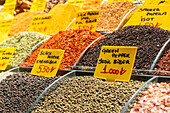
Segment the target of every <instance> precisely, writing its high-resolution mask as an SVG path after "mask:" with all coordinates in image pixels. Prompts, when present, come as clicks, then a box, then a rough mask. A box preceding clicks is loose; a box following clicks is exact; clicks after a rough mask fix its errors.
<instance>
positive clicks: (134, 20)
mask: <svg viewBox="0 0 170 113" xmlns="http://www.w3.org/2000/svg"><path fill="white" fill-rule="evenodd" d="M169 17H170V7H169V6H139V7H138V9H137V11H136V12H135V14H133V16H132V17H131V18H130V20H129V21H128V22H127V23H126V24H125V26H129V25H150V26H154V27H160V28H163V29H165V30H170V22H169Z"/></svg>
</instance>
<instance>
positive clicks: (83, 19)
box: [73, 10, 100, 32]
mask: <svg viewBox="0 0 170 113" xmlns="http://www.w3.org/2000/svg"><path fill="white" fill-rule="evenodd" d="M99 16H100V10H86V11H80V12H78V13H77V17H76V21H75V23H74V26H73V29H88V30H90V31H93V32H95V31H96V28H97V23H98V19H99Z"/></svg>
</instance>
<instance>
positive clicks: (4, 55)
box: [0, 48, 15, 70]
mask: <svg viewBox="0 0 170 113" xmlns="http://www.w3.org/2000/svg"><path fill="white" fill-rule="evenodd" d="M14 51H15V48H0V70H5V69H6V68H7V66H8V64H9V62H10V60H11V57H12V55H13V53H14Z"/></svg>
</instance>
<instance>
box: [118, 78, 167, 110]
mask: <svg viewBox="0 0 170 113" xmlns="http://www.w3.org/2000/svg"><path fill="white" fill-rule="evenodd" d="M161 84H163V85H161ZM169 86H170V77H168V76H159V77H158V76H154V77H153V78H152V79H150V80H149V81H147V82H146V83H145V85H143V87H141V88H140V89H138V91H137V92H136V94H134V95H133V96H132V98H131V99H130V100H129V101H128V102H127V103H126V105H125V107H124V108H123V110H122V111H121V113H130V111H131V112H132V111H133V110H134V111H133V113H137V112H139V111H138V110H140V111H141V112H142V111H143V110H145V112H151V111H152V112H156V110H158V108H159V110H160V113H163V111H164V110H165V113H169V112H168V111H167V108H168V107H169V100H168V98H169V96H170V95H169ZM160 96H161V97H160ZM139 100H140V101H139ZM160 102H162V104H161V105H160ZM155 105H156V106H155ZM134 106H135V107H134Z"/></svg>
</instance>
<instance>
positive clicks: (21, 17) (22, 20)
mask: <svg viewBox="0 0 170 113" xmlns="http://www.w3.org/2000/svg"><path fill="white" fill-rule="evenodd" d="M44 14H46V13H44V12H40V11H34V12H23V13H20V14H18V15H17V16H15V17H14V22H13V25H12V27H11V31H10V35H11V36H13V35H15V34H17V33H19V32H25V31H27V30H28V28H29V26H30V24H31V20H32V17H33V16H38V15H44Z"/></svg>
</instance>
